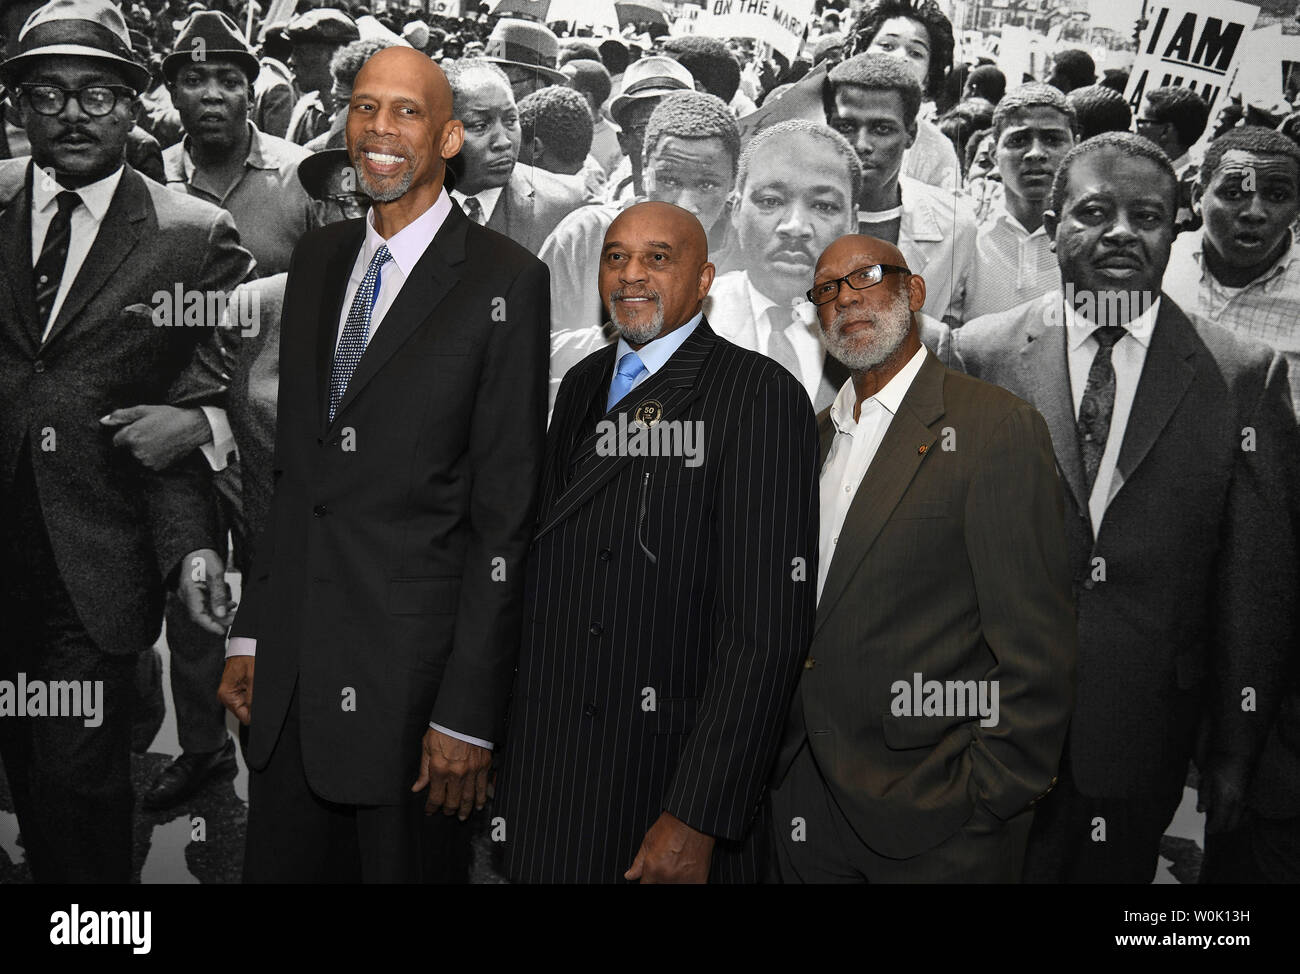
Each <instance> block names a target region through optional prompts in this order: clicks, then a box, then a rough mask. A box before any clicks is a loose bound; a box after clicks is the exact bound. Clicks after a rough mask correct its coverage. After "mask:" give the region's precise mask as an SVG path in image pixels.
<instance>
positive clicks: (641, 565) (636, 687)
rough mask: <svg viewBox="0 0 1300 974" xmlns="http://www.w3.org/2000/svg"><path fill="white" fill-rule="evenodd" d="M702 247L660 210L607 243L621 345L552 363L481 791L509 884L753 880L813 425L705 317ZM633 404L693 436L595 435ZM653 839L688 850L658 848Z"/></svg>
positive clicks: (605, 273)
mask: <svg viewBox="0 0 1300 974" xmlns="http://www.w3.org/2000/svg"><path fill="white" fill-rule="evenodd" d="M663 248H666V249H663ZM656 254H659V255H660V257H662V258H664V259H663V261H662V262H661V263H651V262H653V261H656V260H657V259H658V258H656V256H655V255H656ZM706 261H707V242H706V238H705V235H704V229H703V228H702V227H701V226H700V224H699V221H698V220H696V219H695V217H694V216H692V215H691V214H689V213H688V212H687V211H686V210H682V209H679V208H678V207H675V206H672V205H671V204H667V203H658V202H653V203H641V204H637V205H634V206H632V207H630V208H629V209H627V210H624V211H623V212H622V213H621V214H620V215H619V216H618V217H617V218H616V219H615V220H614V222H613V223H612V224H611V225H610V228H609V230H608V232H607V233H606V236H605V249H604V255H603V257H602V264H601V275H600V290H601V294H602V297H603V298H604V300H605V301H606V304H607V305H609V304H610V303H611V300H613V307H611V311H610V313H611V316H612V317H613V320H614V322H615V323H616V324H618V325H619V328H620V331H621V332H622V335H623V338H622V339H620V341H619V342H618V343H617V344H616V345H610V346H607V347H606V348H603V349H601V350H600V351H598V352H595V353H593V354H592V355H590V356H588V357H587V358H586V359H584V360H583V361H582V362H580V363H579V364H577V365H575V366H574V367H573V369H572V370H570V372H569V373H568V375H567V376H566V377H565V379H564V381H563V383H562V384H561V386H560V391H559V394H558V397H557V399H556V404H555V413H554V418H553V421H552V423H551V428H550V432H549V436H548V440H547V451H546V465H545V469H544V473H543V482H542V499H541V505H540V513H539V516H538V522H537V529H536V533H535V539H534V542H533V548H532V551H531V553H530V556H529V559H528V565H527V574H528V578H527V589H526V593H525V620H524V636H523V648H522V651H521V656H520V661H519V674H518V677H517V679H516V682H515V688H514V695H513V698H512V702H511V710H510V730H509V737H508V743H507V747H506V751H505V754H504V755H503V757H502V768H501V771H500V777H499V780H498V785H497V798H496V805H495V806H494V814H495V815H498V816H500V818H501V819H502V821H503V822H504V827H505V841H504V842H503V843H502V845H503V848H504V858H505V872H506V875H507V876H508V877H509V878H510V879H511V880H513V881H517V882H588V883H591V882H597V883H614V882H619V881H621V880H623V879H624V878H628V879H633V880H635V879H640V880H641V881H642V882H649V881H680V880H685V879H689V880H691V881H697V882H703V881H705V879H708V880H710V881H714V882H755V881H756V880H757V879H758V878H759V877H760V875H761V870H762V867H763V860H764V857H763V851H764V845H765V839H766V832H765V828H764V826H763V823H762V816H761V808H762V797H763V791H764V787H765V781H766V777H767V769H768V767H769V765H770V764H771V760H772V757H773V754H774V753H775V748H776V744H777V735H778V733H779V731H780V727H781V721H782V719H783V717H784V715H785V710H786V707H787V705H788V703H789V698H790V692H791V690H792V688H793V686H794V679H795V674H796V672H797V669H798V666H799V665H800V661H801V660H802V659H803V658H804V656H805V654H806V648H807V644H808V638H809V636H810V635H811V631H812V612H813V587H812V586H813V579H814V578H815V577H816V525H817V498H816V469H815V465H816V441H815V437H814V431H813V413H812V408H811V406H810V404H809V401H808V396H807V394H806V393H805V392H804V390H803V388H802V387H801V386H800V385H799V383H798V381H797V380H795V379H794V377H793V376H791V375H790V373H789V372H787V371H786V370H785V369H784V368H782V367H781V366H779V365H777V364H776V363H775V362H773V361H772V360H771V359H769V358H767V357H766V356H763V355H759V354H758V353H756V352H751V351H748V350H745V349H741V348H739V347H737V346H735V345H732V344H731V343H730V342H727V341H725V340H723V339H721V338H719V337H718V336H717V335H716V334H714V332H713V330H712V329H711V328H710V327H709V323H708V321H707V320H705V318H704V317H703V313H702V312H701V309H700V304H701V301H702V299H703V297H704V295H705V293H707V290H708V285H709V284H710V283H712V274H713V266H712V265H711V264H708V263H706ZM706 269H707V273H706ZM656 307H658V308H659V309H660V311H661V314H662V317H661V318H660V319H659V325H658V327H657V328H656V327H655V326H654V325H653V324H651V326H649V327H648V328H647V326H646V323H645V318H646V317H648V315H649V309H653V308H656ZM636 329H641V332H640V333H638V332H637V330H636ZM634 349H635V351H634ZM637 419H641V420H642V421H643V422H645V423H647V424H652V425H650V426H649V429H648V431H647V432H648V433H654V432H655V431H656V430H658V431H661V432H662V431H664V430H670V429H672V428H673V426H674V425H675V424H677V428H678V429H681V430H683V431H684V430H685V429H687V428H688V427H690V428H691V429H694V430H697V431H698V433H699V439H698V441H697V442H696V444H695V446H696V450H695V452H694V453H693V454H692V455H689V456H688V455H684V454H683V452H680V451H679V452H678V453H676V454H675V455H666V454H661V455H656V456H638V455H634V453H633V450H634V448H633V447H632V446H631V442H630V441H628V444H627V446H628V449H621V448H611V444H610V441H609V438H610V437H611V436H613V435H614V434H613V433H612V431H613V430H615V429H617V428H618V427H619V426H620V425H622V426H623V427H624V428H626V427H627V425H628V424H632V425H633V427H634V428H635V422H636V420H637ZM665 837H676V838H680V840H681V842H682V844H683V846H684V847H685V848H687V849H688V850H690V849H694V850H696V856H695V857H694V858H692V857H691V856H690V855H689V854H688V855H686V856H684V857H683V859H685V860H688V861H685V862H671V861H669V860H671V859H672V857H671V856H668V857H665V858H660V856H659V854H658V853H659V852H660V851H661V847H660V840H662V839H664V838H665ZM634 863H636V864H637V865H636V866H634Z"/></svg>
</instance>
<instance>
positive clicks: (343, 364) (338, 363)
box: [329, 244, 393, 423]
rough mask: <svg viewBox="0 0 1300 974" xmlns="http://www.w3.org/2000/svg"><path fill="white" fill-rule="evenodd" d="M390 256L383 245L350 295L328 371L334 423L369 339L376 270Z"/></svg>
mask: <svg viewBox="0 0 1300 974" xmlns="http://www.w3.org/2000/svg"><path fill="white" fill-rule="evenodd" d="M392 259H393V255H392V254H390V253H389V252H388V245H387V244H384V245H382V246H380V248H379V249H378V250H376V251H375V256H373V257H371V258H370V266H369V267H367V268H366V276H365V277H363V278H362V279H361V286H360V287H359V288H357V293H356V296H355V297H353V298H352V307H351V308H349V309H348V320H347V322H346V323H345V324H344V325H343V337H342V338H340V339H339V347H338V348H337V349H336V350H335V352H334V367H333V369H332V370H331V371H330V410H329V421H330V422H331V423H332V422H334V413H335V412H336V411H337V410H338V408H339V401H340V400H341V399H342V398H343V393H344V391H345V390H346V389H347V387H348V380H349V379H351V378H352V373H353V371H354V370H355V369H356V367H357V363H358V362H360V361H361V353H362V352H364V351H365V350H366V343H367V342H368V341H370V314H371V312H372V311H374V309H375V298H376V297H377V296H378V294H379V271H380V268H382V267H383V266H384V264H386V263H388V262H389V261H390V260H392Z"/></svg>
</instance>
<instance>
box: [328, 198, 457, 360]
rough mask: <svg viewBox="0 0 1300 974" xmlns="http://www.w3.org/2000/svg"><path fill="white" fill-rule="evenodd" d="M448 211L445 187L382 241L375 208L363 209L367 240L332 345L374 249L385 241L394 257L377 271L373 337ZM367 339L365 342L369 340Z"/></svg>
mask: <svg viewBox="0 0 1300 974" xmlns="http://www.w3.org/2000/svg"><path fill="white" fill-rule="evenodd" d="M450 212H451V199H450V197H448V196H447V190H446V189H445V188H444V189H442V190H440V191H439V192H438V198H437V200H435V201H434V204H433V206H431V207H429V208H428V209H427V210H425V211H424V212H423V213H421V214H420V215H419V216H417V217H416V218H415V219H414V220H412V221H411V222H410V223H408V224H407V225H406V226H404V227H402V229H401V230H399V231H397V233H395V234H393V235H392V236H391V237H390V238H388V239H387V240H385V239H384V238H383V237H381V236H380V235H379V231H378V230H376V229H375V209H374V207H371V208H370V209H369V210H367V211H366V239H365V242H364V243H363V244H362V245H361V250H360V252H359V253H358V254H357V259H356V260H355V261H353V263H352V275H351V276H350V277H349V278H348V286H347V290H346V291H344V292H343V307H342V308H341V309H339V328H338V334H337V336H335V339H334V345H335V348H337V347H338V343H339V341H340V340H342V338H343V326H344V325H346V324H347V323H348V312H349V311H350V310H351V309H352V299H353V298H354V297H356V293H357V290H358V289H359V288H360V287H361V281H362V280H363V279H364V278H365V276H366V270H367V269H368V268H369V267H370V261H371V259H372V258H373V257H374V256H375V253H376V251H378V250H379V248H380V247H382V246H383V245H384V244H387V245H388V252H389V253H390V254H392V255H393V259H392V260H390V261H388V262H386V263H385V264H384V266H383V267H382V268H380V271H379V291H378V292H377V293H376V295H375V306H374V308H373V309H372V310H371V312H370V335H369V338H374V337H375V332H376V331H378V330H379V326H380V324H381V323H382V322H383V320H384V315H386V314H387V313H388V309H389V308H391V307H392V306H393V302H394V301H396V300H397V294H398V292H399V291H401V290H402V285H403V284H405V283H406V279H407V278H408V277H409V276H410V274H411V272H412V271H413V270H415V265H416V264H418V263H419V262H420V258H421V257H423V256H424V252H425V251H426V250H428V249H429V244H431V243H433V238H434V236H435V235H436V234H437V233H438V231H439V230H440V229H441V228H442V224H443V221H445V220H446V219H447V214H448V213H450ZM369 338H368V339H367V341H369Z"/></svg>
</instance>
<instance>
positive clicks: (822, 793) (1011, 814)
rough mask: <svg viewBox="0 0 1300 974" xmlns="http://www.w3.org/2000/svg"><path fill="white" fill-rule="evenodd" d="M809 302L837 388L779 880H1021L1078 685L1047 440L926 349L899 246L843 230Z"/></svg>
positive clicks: (824, 424) (1037, 419) (992, 390)
mask: <svg viewBox="0 0 1300 974" xmlns="http://www.w3.org/2000/svg"><path fill="white" fill-rule="evenodd" d="M808 298H809V300H810V301H812V302H813V304H814V305H815V306H816V307H817V314H818V320H819V322H820V325H821V330H822V336H823V341H824V342H825V344H826V348H827V351H828V352H829V353H830V354H831V355H833V356H834V357H835V358H836V359H838V360H839V361H840V362H841V363H843V365H844V366H845V367H846V368H847V369H848V370H849V372H850V378H849V379H848V380H847V381H846V382H845V383H844V385H843V386H842V387H841V388H840V390H839V393H838V395H837V396H836V398H835V402H834V404H833V405H832V406H831V408H830V409H829V410H828V411H827V412H826V413H823V414H822V416H821V417H820V423H819V433H820V435H821V453H822V468H821V532H820V541H819V549H818V562H817V565H818V574H817V623H816V628H815V630H814V636H813V644H812V647H811V649H810V650H809V653H808V658H807V659H806V660H805V661H804V670H803V675H802V680H801V682H800V685H799V689H798V691H797V692H796V693H795V698H794V705H793V706H792V708H791V711H790V715H789V718H788V720H787V722H786V729H785V735H784V743H783V745H782V748H781V751H780V753H779V756H778V759H777V762H776V766H775V771H774V774H773V776H772V785H773V791H772V793H771V808H772V828H773V832H772V835H773V843H774V845H775V848H776V871H777V873H778V874H779V876H780V878H781V879H782V880H783V881H785V882H813V883H822V882H850V883H852V882H1017V881H1019V879H1020V869H1021V863H1022V861H1023V858H1024V854H1025V847H1026V843H1027V840H1028V836H1029V828H1030V824H1031V821H1032V818H1033V806H1034V804H1035V803H1036V802H1037V801H1038V800H1039V799H1040V798H1041V797H1042V795H1043V794H1044V793H1046V792H1047V791H1048V790H1050V788H1051V787H1052V785H1053V784H1054V781H1055V779H1054V775H1055V773H1056V767H1057V759H1058V758H1059V756H1060V751H1061V744H1062V741H1063V740H1064V737H1065V729H1066V724H1067V723H1068V720H1069V713H1070V701H1071V696H1072V690H1073V672H1074V652H1075V633H1074V614H1073V610H1072V606H1071V603H1070V584H1069V572H1068V563H1067V558H1066V543H1065V534H1064V531H1063V529H1062V523H1061V513H1062V501H1061V489H1060V482H1059V480H1058V479H1057V476H1056V471H1055V464H1054V461H1053V457H1052V444H1051V437H1050V435H1049V433H1048V430H1047V425H1046V424H1045V423H1044V422H1043V418H1042V417H1041V416H1040V415H1039V414H1038V413H1037V412H1036V411H1035V410H1034V409H1032V408H1031V407H1030V406H1029V405H1027V404H1026V403H1024V402H1022V401H1021V400H1019V399H1016V398H1015V397H1014V396H1011V395H1010V394H1008V393H1007V392H1005V391H1004V390H1002V389H998V388H997V387H996V386H992V385H989V384H987V383H984V382H979V381H970V380H969V379H968V378H967V377H964V376H962V375H961V374H960V373H957V372H953V371H951V370H950V369H948V368H947V367H946V366H944V365H943V364H942V363H940V362H939V361H938V360H937V359H936V358H935V357H934V355H933V354H932V353H930V352H929V351H928V350H927V349H926V348H925V347H924V346H923V345H922V343H921V339H920V335H919V334H918V330H917V318H916V314H917V312H918V311H919V310H920V309H921V307H922V306H923V305H924V303H925V281H924V279H923V278H922V277H921V276H920V275H919V274H915V273H912V272H911V271H910V270H909V269H908V267H907V265H906V263H905V261H904V258H903V255H902V253H900V251H899V250H898V248H897V247H894V246H893V245H891V244H889V243H886V242H885V241H882V240H877V239H875V238H872V237H864V236H858V235H850V236H845V237H841V238H840V239H839V240H837V241H835V243H834V244H832V245H831V246H830V247H829V248H828V249H827V250H826V252H825V253H824V254H822V255H821V258H820V259H819V260H818V262H817V267H816V273H815V276H814V278H813V280H812V287H811V289H810V290H809V291H808ZM1026 606H1031V607H1032V611H1028V610H1027V609H1026ZM936 687H937V688H938V689H937V690H936V689H934V688H936Z"/></svg>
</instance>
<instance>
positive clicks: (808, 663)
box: [803, 656, 817, 670]
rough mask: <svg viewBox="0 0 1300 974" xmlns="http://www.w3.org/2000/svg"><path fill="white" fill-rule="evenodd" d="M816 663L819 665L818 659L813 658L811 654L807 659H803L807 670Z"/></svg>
mask: <svg viewBox="0 0 1300 974" xmlns="http://www.w3.org/2000/svg"><path fill="white" fill-rule="evenodd" d="M816 665H817V661H816V660H815V659H813V658H812V657H811V656H809V657H808V658H807V659H806V660H804V661H803V668H804V669H805V670H811V669H812V668H813V667H814V666H816Z"/></svg>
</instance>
